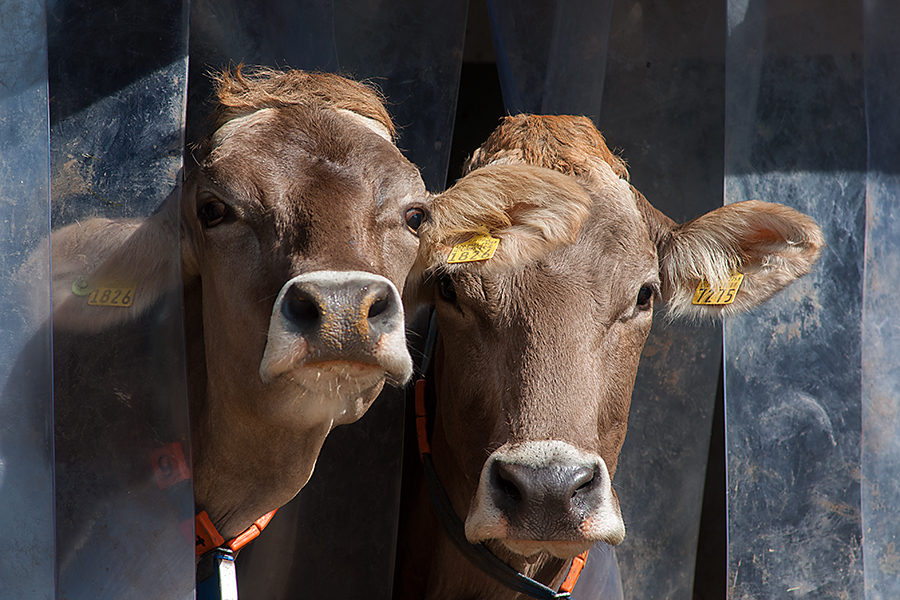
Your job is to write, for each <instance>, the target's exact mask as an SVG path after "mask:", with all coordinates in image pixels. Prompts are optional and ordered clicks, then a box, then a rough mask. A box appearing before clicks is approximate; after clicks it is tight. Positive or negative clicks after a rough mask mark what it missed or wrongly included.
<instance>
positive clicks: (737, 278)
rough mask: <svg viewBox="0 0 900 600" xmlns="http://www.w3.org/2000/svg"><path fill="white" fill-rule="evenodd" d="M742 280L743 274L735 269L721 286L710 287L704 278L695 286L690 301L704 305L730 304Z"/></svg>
mask: <svg viewBox="0 0 900 600" xmlns="http://www.w3.org/2000/svg"><path fill="white" fill-rule="evenodd" d="M742 281H744V276H743V274H741V273H738V272H737V271H735V272H734V273H732V274H731V277H729V278H728V281H727V282H726V283H725V285H723V286H716V287H712V286H710V285H709V283H708V282H707V281H706V280H705V279H704V280H703V281H701V282H700V285H698V286H697V290H696V291H695V292H694V297H693V298H692V299H691V303H692V304H701V305H706V306H724V305H726V304H731V303H732V302H734V297H735V296H737V292H738V289H739V288H740V287H741V282H742Z"/></svg>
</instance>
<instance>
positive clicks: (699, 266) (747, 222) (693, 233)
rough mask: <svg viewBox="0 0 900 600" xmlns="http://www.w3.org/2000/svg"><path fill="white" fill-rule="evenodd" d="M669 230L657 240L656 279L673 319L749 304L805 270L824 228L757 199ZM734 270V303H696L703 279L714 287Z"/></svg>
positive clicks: (723, 311)
mask: <svg viewBox="0 0 900 600" xmlns="http://www.w3.org/2000/svg"><path fill="white" fill-rule="evenodd" d="M645 214H646V212H645ZM669 223H670V224H671V221H669ZM667 228H668V229H669V230H668V232H667V233H666V234H664V235H661V236H660V239H659V241H658V251H659V262H660V278H661V280H662V296H663V300H664V301H665V302H666V303H667V304H668V308H669V311H670V314H672V316H675V317H680V316H688V317H718V316H719V315H723V314H734V313H739V312H743V311H745V310H748V309H750V308H753V307H754V306H756V305H758V304H760V303H761V302H764V301H765V300H767V299H768V298H770V297H771V296H772V295H773V294H775V293H776V292H778V291H779V290H781V289H783V288H784V287H786V286H787V285H788V284H790V283H791V282H792V281H794V280H795V279H797V278H798V277H802V276H803V275H806V274H807V273H809V271H810V269H812V266H813V265H814V264H815V262H816V260H817V259H818V258H819V254H820V253H821V251H822V248H823V246H824V244H825V241H824V238H823V236H822V231H821V230H820V229H819V227H818V226H817V225H816V223H815V222H814V221H813V220H812V219H810V218H809V217H807V216H806V215H804V214H802V213H799V212H797V211H796V210H794V209H792V208H788V207H786V206H782V205H780V204H772V203H769V202H760V201H758V200H750V201H747V202H739V203H736V204H729V205H727V206H723V207H721V208H718V209H716V210H714V211H712V212H709V213H707V214H705V215H703V216H702V217H699V218H697V219H695V220H693V221H690V222H688V223H685V224H684V225H674V224H671V225H669V226H668V227H667ZM652 230H653V227H652V226H651V231H652ZM735 272H737V273H740V274H742V275H743V280H742V281H741V283H740V287H739V288H738V290H737V292H736V293H734V297H733V303H731V304H695V303H694V300H695V294H696V293H697V288H698V286H699V285H700V283H701V281H704V280H705V281H706V282H707V283H709V284H710V286H711V287H712V288H715V287H717V286H726V284H727V282H728V281H729V279H730V278H731V277H732V274H733V273H735ZM728 296H729V294H728V292H725V293H724V294H723V296H721V297H725V298H727V297H728ZM721 297H720V298H721Z"/></svg>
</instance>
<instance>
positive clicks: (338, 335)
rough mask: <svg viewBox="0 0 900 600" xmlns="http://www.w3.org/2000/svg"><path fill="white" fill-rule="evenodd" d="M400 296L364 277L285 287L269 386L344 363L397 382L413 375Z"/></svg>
mask: <svg viewBox="0 0 900 600" xmlns="http://www.w3.org/2000/svg"><path fill="white" fill-rule="evenodd" d="M405 333H406V332H405V325H404V319H403V307H402V304H401V301H400V293H399V292H398V291H397V288H396V287H395V286H394V284H393V283H391V281H390V280H389V279H387V278H385V277H382V276H380V275H375V274H373V273H365V272H361V271H314V272H310V273H305V274H303V275H299V276H297V277H294V278H293V279H291V280H290V281H288V282H287V283H285V284H284V286H283V287H282V289H281V292H280V293H279V295H278V297H277V299H276V301H275V306H274V307H273V311H272V318H271V320H270V324H269V333H268V340H267V343H266V350H265V353H264V356H263V361H262V363H261V365H260V375H261V376H262V378H263V381H272V380H274V379H275V378H276V377H278V376H280V375H282V374H284V373H286V372H288V371H290V370H292V369H295V368H297V367H299V366H301V365H304V364H307V365H310V364H316V363H324V362H329V361H341V362H350V363H362V364H368V365H379V366H381V367H382V368H383V370H384V371H385V373H386V374H387V375H389V376H390V377H391V378H392V380H394V381H397V382H400V383H402V382H405V381H406V380H407V379H408V378H409V376H410V374H411V372H412V362H411V359H410V357H409V352H408V351H407V349H406V337H405Z"/></svg>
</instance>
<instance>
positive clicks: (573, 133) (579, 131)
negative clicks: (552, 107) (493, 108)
mask: <svg viewBox="0 0 900 600" xmlns="http://www.w3.org/2000/svg"><path fill="white" fill-rule="evenodd" d="M596 159H600V160H602V161H603V162H605V163H607V164H608V165H609V166H610V167H612V170H613V172H614V173H615V174H616V175H618V176H619V177H621V178H622V179H624V180H626V181H627V180H628V169H627V168H626V167H625V161H623V160H622V159H621V158H619V157H618V156H616V155H615V154H613V153H612V151H610V149H609V148H608V147H607V146H606V140H604V139H603V135H602V134H601V133H600V132H599V131H598V130H597V128H596V127H595V126H594V123H593V122H592V121H591V120H590V119H588V118H587V117H575V116H552V115H514V116H511V117H504V118H503V119H502V120H501V122H500V125H499V126H498V127H497V128H496V129H495V130H494V132H493V133H491V135H490V136H489V137H488V139H487V140H485V142H484V143H483V144H482V145H481V147H480V148H478V149H477V150H476V151H475V152H474V153H473V154H472V156H471V158H469V160H467V161H466V164H465V166H464V167H463V174H464V175H465V174H466V173H469V172H470V171H474V170H475V169H478V168H479V167H483V166H485V165H488V164H491V163H494V162H505V163H513V162H524V163H526V164H529V165H535V166H539V167H545V168H547V169H553V170H554V171H559V172H560V173H564V174H566V175H571V176H575V177H578V176H583V175H586V174H588V173H590V172H591V170H592V169H593V166H592V160H596Z"/></svg>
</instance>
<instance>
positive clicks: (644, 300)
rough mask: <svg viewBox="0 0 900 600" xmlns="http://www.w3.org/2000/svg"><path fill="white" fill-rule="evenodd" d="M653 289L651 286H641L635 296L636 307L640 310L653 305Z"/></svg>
mask: <svg viewBox="0 0 900 600" xmlns="http://www.w3.org/2000/svg"><path fill="white" fill-rule="evenodd" d="M654 291H655V290H654V288H653V286H652V285H649V284H645V285H642V286H641V289H640V291H639V292H638V296H637V305H638V307H640V308H649V307H650V306H651V305H652V303H653V292H654Z"/></svg>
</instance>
